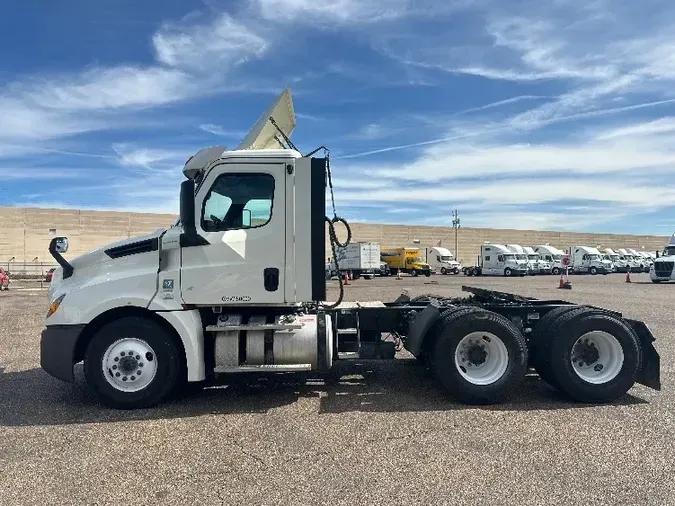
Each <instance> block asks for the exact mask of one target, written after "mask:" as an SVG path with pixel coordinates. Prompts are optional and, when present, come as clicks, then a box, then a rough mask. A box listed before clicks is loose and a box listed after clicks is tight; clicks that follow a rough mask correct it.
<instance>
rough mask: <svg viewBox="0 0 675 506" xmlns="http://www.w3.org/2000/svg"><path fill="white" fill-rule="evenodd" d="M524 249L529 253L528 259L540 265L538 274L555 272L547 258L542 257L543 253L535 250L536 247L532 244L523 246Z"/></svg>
mask: <svg viewBox="0 0 675 506" xmlns="http://www.w3.org/2000/svg"><path fill="white" fill-rule="evenodd" d="M523 250H524V251H525V254H526V255H527V261H528V262H533V263H534V264H535V265H536V266H538V271H537V274H551V273H552V272H553V266H552V265H551V263H550V262H549V261H547V260H544V259H542V258H541V255H539V253H537V252H536V251H534V248H532V247H530V246H523Z"/></svg>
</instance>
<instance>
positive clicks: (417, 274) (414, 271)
mask: <svg viewBox="0 0 675 506" xmlns="http://www.w3.org/2000/svg"><path fill="white" fill-rule="evenodd" d="M412 275H413V277H414V278H416V277H417V276H419V275H420V273H419V272H417V270H413V271H412Z"/></svg>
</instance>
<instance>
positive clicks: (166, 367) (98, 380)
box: [84, 317, 183, 409]
mask: <svg viewBox="0 0 675 506" xmlns="http://www.w3.org/2000/svg"><path fill="white" fill-rule="evenodd" d="M182 360H183V359H182V357H181V354H180V352H179V349H178V346H177V345H176V344H175V342H174V340H173V339H172V336H171V335H170V334H169V332H167V330H166V329H164V327H162V326H161V325H159V324H158V323H155V322H154V321H152V320H148V319H145V318H140V317H126V318H121V319H119V320H116V321H113V322H111V323H109V324H107V325H106V326H104V327H103V328H102V329H101V330H99V331H98V332H97V333H96V334H95V335H94V337H93V338H92V340H91V342H90V343H89V345H88V346H87V349H86V352H85V356H84V373H85V377H86V379H87V383H88V384H89V385H90V387H91V388H92V389H93V390H94V391H95V392H96V394H97V395H98V397H99V399H100V400H101V402H103V403H104V404H105V405H107V406H109V407H112V408H115V409H135V408H148V407H152V406H155V405H157V404H159V403H160V402H162V401H163V400H165V399H166V398H167V397H168V396H169V394H170V393H171V392H172V391H173V390H174V388H175V387H176V385H177V384H178V382H179V379H180V371H181V361H182Z"/></svg>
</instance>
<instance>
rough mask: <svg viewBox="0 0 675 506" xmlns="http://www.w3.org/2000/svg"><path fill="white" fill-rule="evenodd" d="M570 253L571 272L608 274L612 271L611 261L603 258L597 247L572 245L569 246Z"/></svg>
mask: <svg viewBox="0 0 675 506" xmlns="http://www.w3.org/2000/svg"><path fill="white" fill-rule="evenodd" d="M570 250H571V252H572V255H571V257H572V258H571V260H572V272H574V273H577V274H579V273H588V274H593V275H596V274H609V273H611V272H612V270H613V268H612V263H611V262H610V261H609V260H603V259H602V254H601V253H600V251H598V248H591V247H590V246H573V247H572V248H570Z"/></svg>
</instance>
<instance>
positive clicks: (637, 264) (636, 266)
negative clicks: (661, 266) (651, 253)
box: [616, 248, 642, 272]
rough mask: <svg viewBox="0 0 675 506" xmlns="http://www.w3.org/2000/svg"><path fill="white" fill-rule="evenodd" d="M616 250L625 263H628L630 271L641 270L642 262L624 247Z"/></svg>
mask: <svg viewBox="0 0 675 506" xmlns="http://www.w3.org/2000/svg"><path fill="white" fill-rule="evenodd" d="M616 251H617V253H619V255H620V256H621V257H623V260H625V261H626V264H628V267H629V268H630V271H631V272H640V270H642V262H641V261H640V260H639V259H637V258H636V257H635V256H634V255H633V254H632V253H631V252H630V251H628V250H627V249H626V248H619V249H618V250H616Z"/></svg>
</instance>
